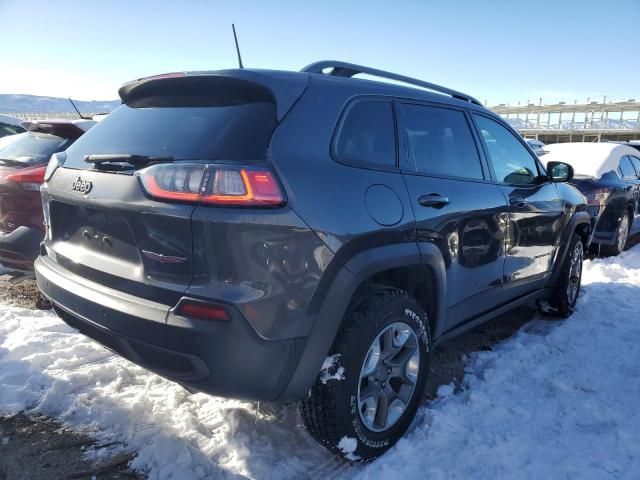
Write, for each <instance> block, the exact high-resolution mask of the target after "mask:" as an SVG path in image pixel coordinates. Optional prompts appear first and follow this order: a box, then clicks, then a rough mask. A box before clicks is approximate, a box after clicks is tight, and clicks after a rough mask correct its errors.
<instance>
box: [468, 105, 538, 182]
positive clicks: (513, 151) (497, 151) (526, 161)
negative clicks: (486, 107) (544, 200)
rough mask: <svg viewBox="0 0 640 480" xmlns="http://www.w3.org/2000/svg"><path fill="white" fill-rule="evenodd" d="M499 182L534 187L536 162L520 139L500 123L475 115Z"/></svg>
mask: <svg viewBox="0 0 640 480" xmlns="http://www.w3.org/2000/svg"><path fill="white" fill-rule="evenodd" d="M474 117H475V120H476V123H477V124H478V128H479V130H480V133H481V137H482V141H483V142H484V145H485V147H486V149H487V152H488V153H489V159H490V160H491V163H492V164H493V169H494V170H495V172H496V177H497V180H498V181H499V182H502V183H509V184H512V185H532V184H534V183H536V181H537V178H538V168H537V165H536V161H535V160H534V159H533V157H532V156H531V154H530V153H529V151H528V150H527V149H526V147H525V146H524V145H522V143H520V141H519V140H518V138H517V137H516V136H515V135H514V134H513V133H511V132H510V131H509V130H507V129H506V128H505V127H504V126H502V125H500V124H499V123H498V122H496V121H494V120H491V119H489V118H487V117H483V116H481V115H474Z"/></svg>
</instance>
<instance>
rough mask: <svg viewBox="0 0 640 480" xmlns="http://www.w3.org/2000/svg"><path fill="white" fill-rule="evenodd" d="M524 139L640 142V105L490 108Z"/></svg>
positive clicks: (593, 103) (630, 102)
mask: <svg viewBox="0 0 640 480" xmlns="http://www.w3.org/2000/svg"><path fill="white" fill-rule="evenodd" d="M490 108H491V109H492V110H493V111H494V112H496V113H497V114H499V115H501V116H502V117H503V118H505V119H506V120H507V121H508V122H509V123H511V125H513V127H514V128H516V129H517V130H518V131H519V132H520V133H521V134H522V136H523V137H525V138H535V139H537V140H540V141H542V142H544V143H561V142H599V141H602V140H639V139H640V102H637V101H636V100H635V99H630V100H626V101H623V102H607V100H606V97H605V98H604V99H603V100H602V101H601V102H597V101H590V100H589V99H587V102H586V103H577V101H576V102H574V103H572V104H567V103H565V102H560V103H558V104H555V105H543V104H542V99H540V101H539V103H538V105H534V104H532V103H530V102H527V105H504V104H501V105H498V106H495V107H490Z"/></svg>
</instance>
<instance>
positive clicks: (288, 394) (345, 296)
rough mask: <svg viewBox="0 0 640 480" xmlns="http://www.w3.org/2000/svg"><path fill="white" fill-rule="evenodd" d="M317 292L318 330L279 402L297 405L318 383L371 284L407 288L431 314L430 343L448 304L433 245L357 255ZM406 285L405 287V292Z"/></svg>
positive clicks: (441, 265) (400, 246)
mask: <svg viewBox="0 0 640 480" xmlns="http://www.w3.org/2000/svg"><path fill="white" fill-rule="evenodd" d="M329 283H330V285H329V286H327V287H326V288H324V289H323V291H322V292H318V294H319V295H321V298H319V299H314V301H313V304H314V305H315V306H316V310H317V311H316V312H315V313H314V316H315V318H314V325H313V328H312V330H311V334H310V335H309V337H308V338H307V341H306V344H305V346H304V351H303V352H302V354H301V356H300V361H299V362H298V365H297V367H296V369H295V371H294V373H293V375H292V378H291V381H290V382H289V385H288V386H287V387H286V388H285V390H284V391H283V392H282V394H281V395H280V396H279V397H278V399H277V400H278V401H292V400H298V399H300V398H302V397H304V395H305V394H306V393H307V392H308V391H309V389H310V388H311V386H312V385H313V383H314V382H315V380H316V378H317V375H318V372H319V371H320V368H321V366H322V363H323V361H324V359H325V358H326V356H327V353H328V352H329V350H330V348H331V345H332V344H333V342H334V340H335V338H336V335H338V334H339V332H340V330H341V328H342V325H343V322H344V318H345V314H346V312H347V309H348V308H349V305H350V303H351V301H352V300H353V299H354V298H355V297H356V296H357V295H358V294H359V291H361V289H363V288H366V286H367V285H369V284H371V283H377V284H382V285H387V286H394V287H397V288H402V289H403V290H406V289H409V293H410V294H412V295H414V296H416V298H417V299H418V301H419V302H420V303H421V305H422V306H423V308H425V310H426V311H427V313H428V315H429V324H430V325H429V326H430V328H431V333H432V340H433V339H434V338H436V336H437V335H438V332H440V331H442V328H441V327H442V325H443V320H444V306H445V304H446V302H445V298H446V281H445V267H444V259H443V258H442V255H441V254H440V251H439V250H438V249H437V247H436V246H435V245H433V244H425V245H421V246H420V250H418V248H417V245H416V243H403V244H391V245H384V246H379V247H374V248H370V249H367V250H364V251H361V252H359V253H358V254H356V255H354V256H353V257H352V258H351V259H350V260H349V261H347V262H346V263H345V264H344V265H343V266H341V268H339V269H338V271H337V272H336V273H335V275H333V278H332V280H331V282H329ZM403 286H404V288H403Z"/></svg>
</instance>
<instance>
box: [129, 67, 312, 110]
mask: <svg viewBox="0 0 640 480" xmlns="http://www.w3.org/2000/svg"><path fill="white" fill-rule="evenodd" d="M206 77H209V78H211V79H215V78H216V77H217V78H224V79H229V80H231V79H236V80H238V81H239V82H246V83H252V84H255V85H256V86H258V87H262V88H263V89H266V90H268V91H269V93H270V94H271V96H272V97H273V98H274V100H275V103H276V114H277V118H278V121H280V120H282V119H283V118H284V116H285V115H286V113H287V112H288V111H289V110H290V109H291V107H292V106H293V104H294V103H295V102H296V101H297V100H298V98H300V96H301V95H302V94H303V93H304V91H305V90H306V88H307V86H308V85H309V78H308V76H306V75H291V74H290V73H289V72H279V71H255V70H246V69H244V70H239V69H233V70H217V71H205V72H176V73H168V74H165V75H155V76H153V77H146V78H140V79H138V80H134V81H132V82H128V83H125V84H124V85H122V87H120V89H119V90H118V94H119V95H120V99H121V100H122V103H125V104H126V103H128V102H130V101H132V100H134V99H136V98H137V97H138V96H139V95H140V94H141V93H142V92H145V91H149V90H150V89H149V87H150V86H152V84H154V83H158V84H159V83H161V82H167V83H170V82H171V83H174V84H175V85H176V88H177V87H178V86H179V85H180V83H182V82H181V80H187V82H185V83H189V80H193V79H195V78H206ZM151 90H153V88H152V89H151ZM181 90H182V93H185V92H184V88H182V89H181Z"/></svg>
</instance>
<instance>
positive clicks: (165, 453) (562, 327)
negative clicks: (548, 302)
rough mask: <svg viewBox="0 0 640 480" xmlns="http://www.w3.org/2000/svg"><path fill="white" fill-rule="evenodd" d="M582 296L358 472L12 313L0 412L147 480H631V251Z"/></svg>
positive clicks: (284, 411)
mask: <svg viewBox="0 0 640 480" xmlns="http://www.w3.org/2000/svg"><path fill="white" fill-rule="evenodd" d="M584 283H585V291H584V294H583V296H582V297H581V299H580V302H579V306H578V310H577V312H576V313H575V314H574V315H573V316H572V317H571V318H570V319H568V320H567V321H563V322H556V321H548V320H545V319H536V320H534V321H532V322H530V323H529V324H528V325H527V326H526V327H524V328H523V329H522V330H521V331H520V332H519V333H518V334H517V335H516V336H515V337H514V338H511V339H509V340H507V341H505V342H503V343H502V344H500V345H499V346H497V347H496V348H494V350H493V351H492V352H480V353H477V354H474V355H472V356H470V357H469V359H468V360H467V367H466V372H467V373H466V376H465V379H464V381H463V387H462V390H461V391H458V392H454V391H453V389H452V388H451V387H449V386H445V387H442V388H441V389H439V391H438V393H439V397H438V398H437V399H436V400H435V401H433V402H431V403H430V404H429V405H428V406H427V407H425V408H422V409H421V410H420V412H419V415H418V418H417V419H416V421H415V422H414V424H413V426H412V429H411V431H410V432H409V433H408V435H407V436H406V437H405V438H404V439H403V440H401V441H400V442H399V443H398V445H397V446H396V447H395V448H393V449H392V450H391V451H390V452H389V453H388V454H387V455H385V456H384V457H382V458H381V459H379V460H378V461H376V462H374V463H373V464H370V465H367V466H366V467H361V466H348V465H346V464H343V463H341V462H340V460H337V459H335V458H334V457H333V456H332V455H330V454H328V453H326V452H325V451H324V449H323V448H322V447H320V446H318V445H316V444H315V442H313V441H312V440H311V439H310V438H309V436H308V435H307V434H306V433H305V432H304V430H303V428H302V427H301V426H300V424H299V419H298V416H297V414H296V412H295V409H294V408H293V407H286V408H281V409H278V408H275V407H271V406H269V407H266V406H263V407H262V408H259V407H258V406H257V405H256V404H253V403H248V402H241V401H234V400H224V399H220V398H214V397H208V396H206V395H202V394H197V395H191V394H189V393H188V392H186V391H185V390H183V389H182V388H181V387H179V386H177V385H175V384H172V383H170V382H168V381H166V380H164V379H162V378H160V377H158V376H156V375H154V374H151V373H149V372H146V371H145V370H143V369H141V368H139V367H136V366H134V365H132V364H130V363H128V362H127V361H125V360H122V359H120V358H118V357H116V356H114V355H113V354H111V353H110V352H108V351H107V350H105V349H103V348H102V347H100V346H99V345H97V344H95V343H93V342H91V341H90V340H88V339H86V338H85V337H83V336H81V335H79V334H76V333H74V332H73V331H72V329H71V328H69V327H67V326H66V325H65V324H63V323H62V322H60V321H59V320H58V319H57V318H55V317H54V316H53V315H51V314H48V313H42V312H33V311H29V310H24V309H18V308H11V307H1V313H0V413H5V414H6V413H11V412H17V411H21V410H27V411H28V412H31V413H42V414H45V415H50V416H53V417H56V418H58V419H60V420H62V421H64V422H66V423H67V424H69V425H71V426H75V427H76V428H82V429H83V430H86V431H88V432H89V433H90V434H91V435H93V436H94V437H95V438H96V439H97V440H98V442H99V443H100V444H102V445H107V444H112V443H114V442H115V443H116V444H117V445H119V446H118V447H115V448H116V449H124V450H128V451H135V452H136V453H137V456H136V458H135V460H134V461H133V464H132V467H133V468H135V469H136V470H138V471H140V472H143V473H147V474H148V475H149V476H150V478H152V479H160V478H163V479H164V478H175V479H177V478H180V479H190V478H227V477H230V478H245V477H248V478H260V479H262V478H278V479H285V478H308V479H314V478H318V479H320V478H329V477H330V478H353V477H354V476H356V477H357V478H360V479H376V478H380V479H385V480H391V479H396V478H397V479H403V480H405V479H407V478H430V479H441V478H447V479H456V478H459V479H480V478H483V479H484V478H490V479H492V480H493V479H513V478H571V479H603V478H606V479H608V478H617V479H632V478H633V479H637V478H638V472H640V433H639V432H640V413H639V412H640V318H639V316H638V311H640V246H638V247H636V248H635V249H633V250H631V251H629V252H625V253H624V254H622V255H621V256H620V257H618V258H615V259H607V260H598V261H594V262H588V263H587V264H585V271H584ZM341 447H342V448H343V450H344V451H347V452H348V451H350V448H351V447H352V445H351V444H350V439H348V438H345V439H343V441H342V442H341ZM113 448H114V447H113V446H110V447H105V448H100V447H98V449H97V450H95V451H93V452H92V454H93V455H96V456H104V455H110V454H112V453H113Z"/></svg>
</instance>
